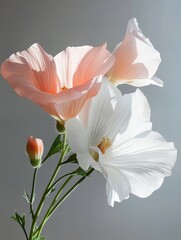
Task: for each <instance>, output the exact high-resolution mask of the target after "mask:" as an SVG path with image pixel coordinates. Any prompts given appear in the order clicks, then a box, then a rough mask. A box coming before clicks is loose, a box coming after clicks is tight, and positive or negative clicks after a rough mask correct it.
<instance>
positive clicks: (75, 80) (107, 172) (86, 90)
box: [1, 19, 176, 206]
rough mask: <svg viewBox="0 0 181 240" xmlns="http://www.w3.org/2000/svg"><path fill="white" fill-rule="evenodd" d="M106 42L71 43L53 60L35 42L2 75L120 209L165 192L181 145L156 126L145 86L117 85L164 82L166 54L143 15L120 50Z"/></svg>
mask: <svg viewBox="0 0 181 240" xmlns="http://www.w3.org/2000/svg"><path fill="white" fill-rule="evenodd" d="M106 47H107V46H106V44H102V45H100V46H98V47H92V46H82V47H68V48H66V50H65V51H62V52H60V53H59V54H57V55H56V56H55V57H52V56H51V55H49V54H47V53H46V52H45V51H44V50H43V48H42V47H41V46H40V45H39V44H33V45H32V46H31V47H30V48H29V49H28V50H25V51H22V52H17V53H16V54H13V55H11V56H10V58H9V59H7V60H6V61H5V62H4V63H3V64H2V65H1V74H2V76H3V78H4V79H6V80H7V81H8V82H9V84H10V85H11V86H12V88H13V89H14V91H15V92H16V93H17V94H18V95H20V96H23V97H25V98H28V99H30V100H32V101H33V102H35V103H36V104H38V105H39V106H40V107H41V108H43V109H44V110H45V111H46V112H48V114H50V115H51V116H52V117H53V118H55V119H56V120H57V121H58V123H59V124H60V125H62V126H64V127H65V131H66V133H67V138H68V142H69V144H70V146H71V149H72V150H73V151H74V152H75V153H76V155H77V160H78V163H79V165H80V167H81V168H82V169H83V170H85V171H87V170H88V169H89V168H94V169H96V170H97V171H99V172H101V173H102V174H103V176H104V177H105V179H106V192H107V198H108V203H109V205H110V206H113V205H114V202H115V201H117V202H121V201H122V200H124V199H127V198H128V197H129V194H130V193H132V194H135V195H137V196H139V197H147V196H149V195H150V194H151V193H152V192H153V191H155V190H156V189H158V188H159V187H160V186H161V184H162V182H163V179H164V177H165V176H169V175H170V174H171V169H172V167H173V166H174V163H175V160H176V149H175V147H174V145H173V143H169V142H167V141H166V140H165V139H164V138H163V137H162V136H161V135H160V134H158V133H157V132H153V131H152V124H151V122H150V108H149V104H148V101H147V99H146V97H145V96H144V95H143V93H142V92H141V90H136V91H135V92H134V93H132V94H125V95H122V94H121V92H120V90H119V89H118V88H117V86H118V85H121V84H129V85H132V86H136V87H142V86H147V85H150V84H154V85H157V86H162V85H163V83H162V81H161V80H160V79H159V78H158V77H157V76H156V75H155V73H156V71H157V68H158V66H159V64H160V62H161V58H160V54H159V52H158V51H157V50H156V49H155V48H154V47H153V45H152V44H151V42H150V41H149V39H148V38H146V37H145V36H144V35H143V33H142V32H141V30H140V29H139V27H138V23H137V21H136V19H131V20H130V21H129V22H128V27H127V32H126V35H125V37H124V39H123V41H122V42H121V43H120V44H118V45H117V46H116V48H115V50H114V51H113V53H110V52H109V51H108V50H107V48H106ZM30 140H31V141H32V139H30ZM28 151H29V150H28ZM30 152H31V150H30ZM30 154H31V153H30ZM34 158H35V159H36V157H34Z"/></svg>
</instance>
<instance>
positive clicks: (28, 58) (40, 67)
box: [1, 43, 60, 100]
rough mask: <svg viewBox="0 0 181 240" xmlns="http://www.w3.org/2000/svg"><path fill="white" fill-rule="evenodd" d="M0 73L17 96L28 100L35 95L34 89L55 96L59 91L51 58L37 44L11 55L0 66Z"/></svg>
mask: <svg viewBox="0 0 181 240" xmlns="http://www.w3.org/2000/svg"><path fill="white" fill-rule="evenodd" d="M1 73H2V76H3V78H5V79H7V81H8V82H9V84H10V85H11V86H12V87H13V89H14V90H15V91H16V93H17V94H18V95H20V96H26V97H27V98H30V99H32V98H33V96H34V95H36V94H34V90H35V89H37V91H41V92H46V93H48V94H56V93H57V92H59V90H60V84H59V81H58V77H57V73H56V68H55V64H54V60H53V57H52V56H51V55H49V54H47V53H46V52H45V51H44V50H43V49H42V47H41V46H40V45H39V44H37V43H35V44H33V45H32V46H31V47H30V48H29V49H27V50H25V51H22V52H18V53H16V54H12V55H11V56H10V58H9V59H7V60H6V61H5V62H4V63H3V64H2V65H1ZM32 100H33V99H32Z"/></svg>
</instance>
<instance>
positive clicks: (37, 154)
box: [26, 136, 44, 167]
mask: <svg viewBox="0 0 181 240" xmlns="http://www.w3.org/2000/svg"><path fill="white" fill-rule="evenodd" d="M43 149H44V146H43V141H42V140H41V139H39V138H34V137H32V136H31V137H29V138H28V142H27V145H26V152H27V154H28V156H29V158H30V162H31V165H32V166H33V167H39V166H40V164H41V160H42V155H43Z"/></svg>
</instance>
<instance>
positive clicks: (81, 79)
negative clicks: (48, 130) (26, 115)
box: [1, 44, 114, 120]
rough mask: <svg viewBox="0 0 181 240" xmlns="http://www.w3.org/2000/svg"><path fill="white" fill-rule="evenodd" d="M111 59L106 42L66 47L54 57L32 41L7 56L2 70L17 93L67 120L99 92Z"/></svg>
mask: <svg viewBox="0 0 181 240" xmlns="http://www.w3.org/2000/svg"><path fill="white" fill-rule="evenodd" d="M113 62H114V56H113V55H112V54H111V53H110V52H109V51H108V50H106V44H103V45H101V46H99V47H91V46H83V47H68V48H67V49H66V50H65V51H63V52H61V53H59V54H58V55H57V56H56V57H55V58H53V57H52V56H51V55H49V54H47V53H46V52H45V51H44V50H43V49H42V47H41V46H40V45H39V44H33V45H32V46H31V47H30V48H29V49H28V50H26V51H22V52H18V53H16V54H13V55H12V56H11V57H10V58H9V59H7V60H6V61H5V62H4V63H3V64H2V66H1V73H2V75H3V77H4V78H5V79H6V80H7V81H8V82H9V84H10V85H11V86H12V88H13V89H14V90H15V92H16V93H17V94H18V95H20V96H23V97H26V98H28V99H30V100H32V101H33V102H35V103H36V104H38V105H39V106H41V107H42V108H43V109H44V110H45V111H47V112H48V113H49V114H50V115H51V116H53V117H54V118H55V119H57V120H59V119H60V120H61V119H63V120H67V119H69V118H72V117H75V116H76V115H77V114H78V113H79V112H80V110H81V109H82V107H83V105H84V103H85V102H86V101H87V99H88V98H91V97H93V96H95V95H96V94H97V93H98V91H99V88H100V82H101V79H102V77H101V75H104V74H105V73H106V72H107V71H108V69H109V68H110V67H111V66H112V64H113ZM97 76H98V77H97Z"/></svg>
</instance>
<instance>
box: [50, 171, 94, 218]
mask: <svg viewBox="0 0 181 240" xmlns="http://www.w3.org/2000/svg"><path fill="white" fill-rule="evenodd" d="M93 171H94V169H93V168H92V169H90V170H89V172H88V173H87V174H86V176H83V177H82V178H81V179H80V180H79V181H78V182H76V183H75V184H74V185H73V186H72V187H71V188H70V189H69V190H68V191H67V192H66V193H65V194H64V196H63V197H62V198H61V199H60V200H59V201H58V202H57V204H56V205H55V206H54V207H53V208H52V210H51V212H50V214H49V217H50V216H51V215H52V213H53V212H54V211H55V210H56V209H57V208H58V207H59V205H60V204H62V203H63V201H64V200H65V199H66V198H67V197H68V196H69V195H70V194H71V192H73V190H75V189H76V188H77V187H78V185H79V184H80V183H81V182H82V181H83V180H84V179H85V178H86V177H87V176H89V175H90V174H91V173H92V172H93Z"/></svg>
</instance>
